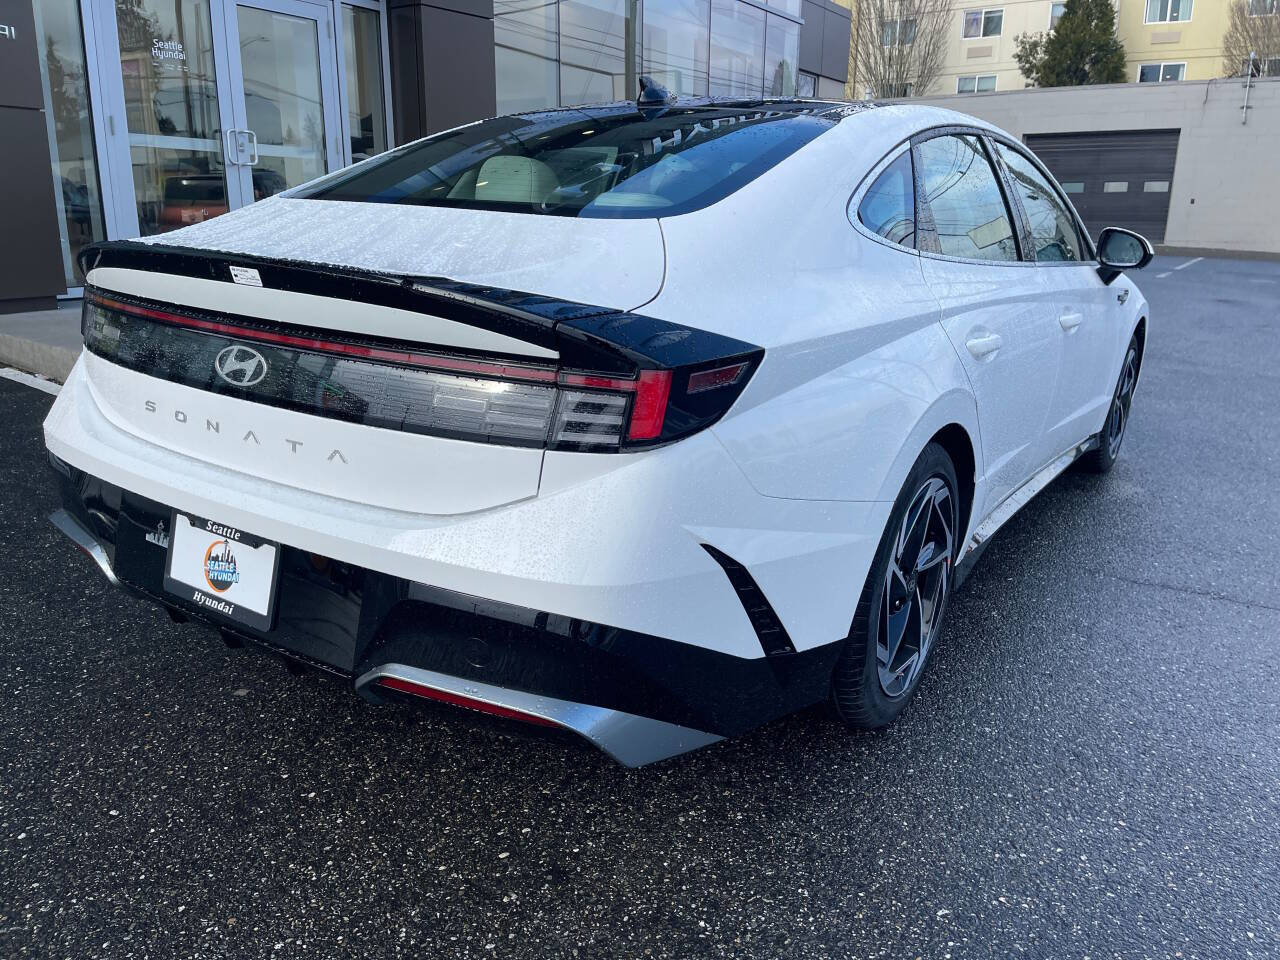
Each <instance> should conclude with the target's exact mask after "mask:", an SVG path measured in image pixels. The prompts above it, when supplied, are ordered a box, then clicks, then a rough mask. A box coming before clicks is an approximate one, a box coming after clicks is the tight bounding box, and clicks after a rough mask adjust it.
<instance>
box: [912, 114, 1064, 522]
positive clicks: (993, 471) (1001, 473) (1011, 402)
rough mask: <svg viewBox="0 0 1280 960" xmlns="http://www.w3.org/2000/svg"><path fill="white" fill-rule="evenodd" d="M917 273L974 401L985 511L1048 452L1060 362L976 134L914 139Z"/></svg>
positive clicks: (1053, 329) (1051, 327)
mask: <svg viewBox="0 0 1280 960" xmlns="http://www.w3.org/2000/svg"><path fill="white" fill-rule="evenodd" d="M914 150H915V157H916V161H915V165H916V170H917V177H918V179H919V189H918V193H919V196H920V201H919V210H918V214H917V215H918V218H919V223H918V224H917V229H918V231H919V241H918V243H919V246H920V248H921V251H922V257H921V265H922V266H923V268H924V274H925V279H926V281H927V282H928V284H929V286H930V288H931V289H932V290H933V293H934V296H935V297H936V298H937V299H938V301H939V304H940V306H941V308H942V325H943V327H944V329H945V330H946V332H947V336H948V337H949V338H950V340H951V342H952V344H953V345H954V347H955V349H956V352H957V353H958V354H959V356H960V360H961V362H962V363H963V364H964V367H965V370H966V371H967V372H968V374H969V379H970V382H971V383H972V385H973V390H974V394H975V396H976V397H977V402H978V418H979V425H980V427H981V432H982V451H983V461H984V463H985V464H986V469H987V483H988V488H987V502H986V507H985V509H986V510H989V509H991V508H992V507H994V506H996V505H997V504H998V503H999V502H1000V501H1001V500H1003V499H1004V498H1005V497H1006V496H1008V494H1009V493H1010V492H1011V491H1012V490H1014V489H1015V488H1016V487H1017V486H1018V485H1019V484H1021V483H1022V481H1024V480H1025V479H1026V478H1027V477H1028V476H1030V475H1031V474H1032V473H1033V472H1034V471H1035V470H1037V469H1038V468H1039V467H1040V465H1041V464H1042V463H1043V462H1044V461H1045V460H1046V459H1047V458H1048V456H1049V453H1048V444H1047V443H1046V438H1045V425H1046V423H1047V421H1048V419H1049V413H1050V408H1051V405H1052V401H1053V396H1054V391H1055V389H1056V384H1057V379H1058V371H1059V367H1060V365H1061V360H1062V338H1061V336H1060V334H1061V328H1060V327H1059V326H1058V322H1057V319H1056V318H1055V317H1053V316H1051V315H1050V313H1049V311H1047V310H1046V308H1045V303H1044V298H1043V296H1042V291H1041V290H1040V287H1039V285H1038V283H1037V281H1036V268H1035V265H1034V264H1032V263H1029V262H1026V261H1024V260H1022V259H1021V258H1020V250H1019V245H1018V240H1017V237H1016V231H1015V229H1014V223H1015V219H1014V216H1013V214H1012V212H1011V211H1010V208H1009V206H1008V203H1007V201H1006V199H1005V196H1004V194H1003V192H1002V189H1001V187H1000V182H999V180H998V179H997V177H996V174H995V170H994V168H993V167H992V164H991V159H990V157H989V156H988V152H987V148H986V146H985V145H984V143H983V141H982V138H981V137H979V136H977V135H976V134H973V133H969V132H964V131H958V132H944V133H941V134H938V133H934V132H932V131H931V132H930V133H929V134H926V136H925V138H922V139H920V140H918V141H917V142H916V143H915V144H914ZM930 250H932V252H929V251H930Z"/></svg>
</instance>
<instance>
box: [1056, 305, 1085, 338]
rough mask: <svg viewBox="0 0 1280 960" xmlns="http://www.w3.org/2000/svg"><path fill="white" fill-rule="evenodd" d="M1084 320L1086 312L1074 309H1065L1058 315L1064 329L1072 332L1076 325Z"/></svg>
mask: <svg viewBox="0 0 1280 960" xmlns="http://www.w3.org/2000/svg"><path fill="white" fill-rule="evenodd" d="M1083 322H1084V314H1083V313H1076V312H1075V311H1074V310H1063V311H1062V313H1060V314H1059V315H1058V323H1060V324H1062V329H1063V330H1065V331H1067V333H1071V331H1073V330H1075V328H1076V327H1078V326H1080V324H1082V323H1083Z"/></svg>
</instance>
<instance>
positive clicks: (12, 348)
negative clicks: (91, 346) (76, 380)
mask: <svg viewBox="0 0 1280 960" xmlns="http://www.w3.org/2000/svg"><path fill="white" fill-rule="evenodd" d="M78 356H80V351H79V350H69V349H67V348H66V347H54V346H50V345H49V344H47V343H37V342H36V341H34V340H24V339H23V338H22V337H15V336H12V335H11V334H7V333H0V366H9V367H16V368H17V369H19V370H26V371H27V372H28V373H35V374H38V375H40V376H42V377H48V378H49V379H50V380H56V381H57V382H58V383H63V382H65V381H66V379H67V377H68V376H70V374H71V368H72V367H73V366H75V363H76V358H77V357H78Z"/></svg>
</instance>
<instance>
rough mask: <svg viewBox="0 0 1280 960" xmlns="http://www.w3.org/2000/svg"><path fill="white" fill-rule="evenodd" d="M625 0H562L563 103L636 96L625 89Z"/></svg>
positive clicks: (561, 98) (561, 89) (561, 92)
mask: <svg viewBox="0 0 1280 960" xmlns="http://www.w3.org/2000/svg"><path fill="white" fill-rule="evenodd" d="M626 36H627V3H626V0H560V103H561V104H563V105H565V106H571V105H573V104H579V103H607V102H609V101H611V100H630V99H633V98H634V97H635V96H636V94H637V91H635V90H626V89H624V87H625V86H626V76H627V68H626Z"/></svg>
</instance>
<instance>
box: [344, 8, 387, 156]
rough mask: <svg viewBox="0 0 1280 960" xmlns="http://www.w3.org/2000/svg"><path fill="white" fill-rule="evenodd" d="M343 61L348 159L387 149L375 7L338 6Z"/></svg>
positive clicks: (372, 154)
mask: <svg viewBox="0 0 1280 960" xmlns="http://www.w3.org/2000/svg"><path fill="white" fill-rule="evenodd" d="M342 37H343V50H342V57H343V64H344V67H345V70H346V74H347V89H346V94H347V123H348V127H349V128H350V130H351V160H352V162H353V163H354V162H355V161H357V160H363V159H365V158H366V157H372V156H374V155H376V154H379V153H382V152H383V151H384V150H386V149H387V146H388V144H387V109H386V101H385V100H384V99H383V90H382V53H381V51H382V24H381V22H380V21H379V19H378V11H376V10H370V9H369V8H367V7H352V6H349V5H347V4H343V6H342Z"/></svg>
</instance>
